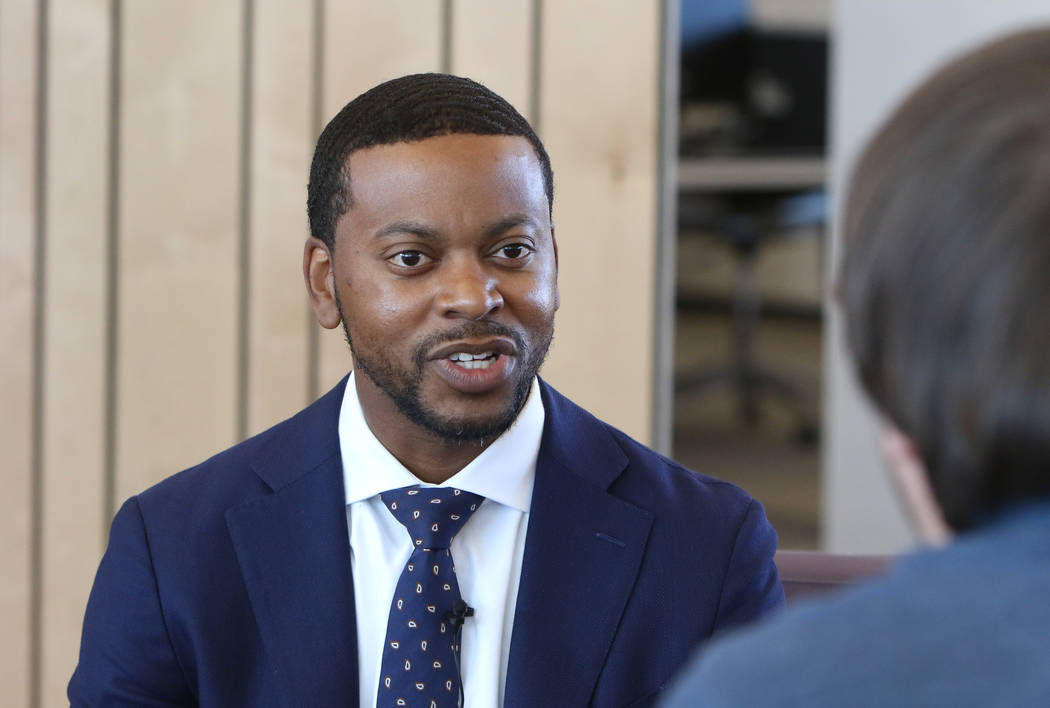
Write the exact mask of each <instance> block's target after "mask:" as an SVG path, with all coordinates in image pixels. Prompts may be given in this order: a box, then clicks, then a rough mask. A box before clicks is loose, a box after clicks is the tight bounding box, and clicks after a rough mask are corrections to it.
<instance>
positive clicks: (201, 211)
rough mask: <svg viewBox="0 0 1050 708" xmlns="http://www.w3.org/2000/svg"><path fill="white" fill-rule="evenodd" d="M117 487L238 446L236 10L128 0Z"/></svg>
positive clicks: (131, 488)
mask: <svg viewBox="0 0 1050 708" xmlns="http://www.w3.org/2000/svg"><path fill="white" fill-rule="evenodd" d="M122 9H123V17H122V18H121V23H122V32H123V46H122V48H121V51H122V57H123V71H122V75H121V102H122V116H121V125H122V128H121V148H120V162H121V164H120V173H121V185H120V195H119V199H120V216H119V223H120V234H119V238H120V258H119V292H120V303H119V314H118V318H119V335H118V336H119V339H118V360H119V364H120V366H119V374H120V380H119V385H118V388H117V410H116V418H117V420H116V422H117V434H116V476H117V480H116V488H117V496H118V498H120V499H123V498H124V497H127V496H129V495H131V494H133V493H135V492H137V491H140V490H141V489H143V488H144V487H147V486H149V485H150V484H152V483H154V482H156V481H158V480H160V479H162V478H164V477H166V476H167V475H169V474H171V473H173V472H175V471H177V470H179V469H181V468H183V467H186V466H188V465H191V464H194V463H196V462H198V461H200V460H202V459H204V458H205V457H206V456H208V455H210V454H212V453H214V452H215V451H217V450H221V449H222V448H224V447H227V446H228V445H230V444H231V443H232V442H233V441H234V437H235V421H236V411H237V402H236V400H235V392H236V381H237V374H236V371H235V366H236V361H235V356H236V343H237V327H238V323H237V322H236V315H237V312H238V306H237V301H236V298H237V293H238V279H239V277H240V271H239V265H238V252H237V233H238V223H239V222H238V216H239V208H238V197H239V194H240V190H239V187H238V165H239V148H240V139H239V129H240V100H239V98H240V93H239V91H240V80H241V66H240V63H241V47H240V46H239V44H240V41H239V38H240V37H241V36H242V33H241V24H240V23H241V17H240V10H241V8H240V5H239V4H235V3H184V2H180V1H178V0H164V1H163V2H161V1H159V0H158V1H155V2H149V3H138V2H128V3H125V4H124V5H123V8H122Z"/></svg>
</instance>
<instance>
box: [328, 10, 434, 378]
mask: <svg viewBox="0 0 1050 708" xmlns="http://www.w3.org/2000/svg"><path fill="white" fill-rule="evenodd" d="M325 8H326V16H325V22H324V27H325V31H326V36H325V38H324V49H325V54H324V65H325V69H324V86H323V92H324V101H323V104H322V105H323V107H324V122H325V123H327V122H328V120H330V119H331V118H332V116H334V115H335V114H336V113H337V112H338V111H339V109H341V108H342V107H343V106H344V105H346V103H347V102H348V101H350V100H351V99H352V98H354V97H355V96H357V95H358V94H360V93H361V92H363V91H366V90H367V89H369V88H371V87H372V86H375V85H376V84H378V83H380V82H382V81H385V80H387V79H392V78H395V77H397V76H401V75H403V74H411V73H415V72H421V71H438V70H439V69H440V65H441V46H442V43H441V40H442V37H441V27H442V20H441V3H438V2H424V3H420V2H416V1H415V0H360V1H358V2H352V3H349V2H328V3H326V6H325ZM351 179H352V178H351ZM312 326H313V327H317V326H318V325H317V324H316V323H314V324H312ZM318 360H319V361H318V372H319V393H323V392H325V391H327V390H328V389H329V388H331V387H332V386H333V385H335V383H336V382H337V381H339V379H341V378H342V377H343V376H345V375H346V372H347V371H349V370H350V353H349V351H348V350H347V347H346V342H345V341H344V339H343V332H342V330H341V329H335V330H332V331H328V330H325V331H324V332H322V333H321V336H320V341H319V346H318Z"/></svg>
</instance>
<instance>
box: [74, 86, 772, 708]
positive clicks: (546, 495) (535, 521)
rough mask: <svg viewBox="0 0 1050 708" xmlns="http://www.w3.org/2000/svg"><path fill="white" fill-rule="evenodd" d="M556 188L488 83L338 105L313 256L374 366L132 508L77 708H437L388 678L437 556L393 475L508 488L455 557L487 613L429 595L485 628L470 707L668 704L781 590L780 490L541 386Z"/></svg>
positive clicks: (121, 522) (312, 208) (84, 654)
mask: <svg viewBox="0 0 1050 708" xmlns="http://www.w3.org/2000/svg"><path fill="white" fill-rule="evenodd" d="M552 200H553V176H552V174H551V168H550V161H549V159H548V157H547V153H546V151H545V150H544V148H543V145H542V143H541V142H540V141H539V138H538V137H537V136H536V135H535V133H534V132H533V131H532V128H531V127H530V126H529V125H528V123H527V122H526V121H525V120H524V119H523V118H522V117H521V116H520V115H519V114H518V113H517V111H515V110H514V109H513V108H512V107H511V106H510V105H509V104H507V103H506V101H504V100H503V99H501V98H500V97H499V96H497V95H495V94H494V93H492V92H491V91H489V90H487V89H485V88H484V87H482V86H480V85H479V84H477V83H475V82H472V81H469V80H467V79H461V78H457V77H452V76H446V75H439V74H426V75H415V76H408V77H403V78H401V79H396V80H393V81H390V82H387V83H385V84H381V85H380V86H377V87H376V88H374V89H372V90H370V91H368V92H366V93H365V94H363V95H362V96H360V97H358V98H357V99H355V100H354V101H352V102H351V103H349V104H348V105H347V106H346V107H345V108H344V109H343V110H342V111H341V112H340V113H339V114H338V115H337V116H336V117H335V118H333V119H332V121H331V123H329V124H328V126H327V127H326V128H325V130H324V132H323V133H322V135H321V137H320V139H319V140H318V144H317V149H316V152H315V155H314V161H313V165H312V167H311V173H310V184H309V196H308V211H309V217H310V229H311V234H312V236H311V237H310V238H309V239H308V240H307V242H306V248H305V251H304V259H303V271H304V275H305V280H306V285H307V290H308V293H309V296H310V300H311V302H312V304H313V309H314V312H315V313H316V316H317V319H318V321H319V322H320V324H321V325H322V326H324V327H327V328H335V327H339V326H342V327H343V330H344V332H345V334H346V338H347V342H348V343H349V345H350V351H351V355H352V359H353V369H354V370H353V373H352V374H351V375H350V376H349V377H348V378H347V379H344V380H343V381H342V382H341V383H340V384H339V385H338V386H337V387H336V388H335V389H333V390H332V391H330V392H329V393H327V394H326V395H324V396H323V397H322V398H321V399H319V400H318V401H317V402H316V403H314V404H313V405H311V406H310V407H308V408H307V409H305V410H304V411H302V412H300V413H299V414H297V415H295V416H294V417H292V418H290V419H289V420H287V421H285V422H283V423H280V424H279V425H277V426H275V427H274V428H272V429H270V430H268V431H266V432H264V433H262V434H260V435H258V436H256V437H254V438H251V439H249V440H247V441H245V442H243V443H241V444H240V445H237V446H235V447H233V448H231V449H229V450H226V451H225V452H222V453H220V454H218V455H216V456H215V457H213V458H211V459H210V460H208V461H206V462H204V463H202V464H200V465H198V466H197V467H194V468H192V469H189V470H186V471H184V472H182V473H180V474H177V475H175V476H173V477H171V478H169V479H167V480H165V481H163V482H161V483H160V484H158V485H157V486H155V487H153V488H151V489H149V490H146V491H145V492H143V493H142V494H139V495H137V496H136V497H134V498H132V499H130V500H128V502H127V503H125V504H124V506H123V507H122V508H121V510H120V511H119V513H118V514H117V516H116V518H115V519H114V521H113V527H112V532H111V536H110V543H109V548H108V550H107V551H106V554H105V557H104V558H103V560H102V563H101V566H100V568H99V571H98V576H97V578H96V580H95V586H94V589H93V590H92V593H91V598H90V600H89V603H88V608H87V614H86V618H85V622H84V633H83V639H82V645H81V653H80V662H79V665H78V667H77V669H76V672H75V674H74V675H73V678H72V680H71V682H70V686H69V695H70V698H71V701H72V703H73V704H74V705H77V706H81V705H158V706H159V705H165V706H170V705H206V706H238V705H243V706H278V705H280V706H310V707H315V706H347V705H352V704H358V705H362V706H366V705H375V704H377V703H381V704H384V705H385V704H387V702H388V701H389V702H390V704H398V703H397V701H398V700H401V701H402V702H403V703H404V704H407V705H432V704H431V703H430V701H429V699H427V700H420V697H419V696H415V695H414V694H413V695H411V696H408V697H407V698H404V697H398V698H393V697H392V696H393V695H395V694H391V693H390V692H391V691H392V690H394V689H391V688H390V683H391V681H390V678H391V677H390V675H389V671H388V669H387V668H386V667H387V655H388V654H389V652H392V651H404V650H405V647H403V646H401V645H402V644H403V642H402V641H400V640H396V639H393V638H392V636H393V635H388V630H390V629H391V627H389V626H388V621H387V620H388V614H390V616H393V613H394V611H395V608H397V609H398V610H400V609H401V603H402V600H403V599H404V598H400V597H395V595H394V593H395V587H396V586H398V582H399V578H401V577H402V575H403V574H405V573H408V572H410V571H412V572H415V570H414V567H413V565H414V564H413V562H412V558H414V557H415V556H414V555H413V554H414V553H416V548H414V546H413V542H412V538H411V537H410V536H409V535H408V534H406V533H405V527H403V526H401V525H400V524H401V522H400V521H399V520H397V519H395V516H394V515H393V514H392V513H390V511H391V510H393V509H395V508H396V504H388V503H387V502H385V501H384V500H383V495H384V494H387V495H392V494H394V493H395V492H394V491H391V490H405V489H407V490H409V491H411V492H412V493H415V490H417V489H418V490H422V491H427V490H434V489H436V488H442V487H444V488H448V487H451V488H453V489H451V490H446V491H448V492H450V493H455V494H460V493H461V492H462V491H465V492H469V493H472V494H476V495H479V496H480V497H483V498H484V501H482V502H481V503H480V505H479V506H478V508H477V509H476V511H474V512H473V514H472V516H471V517H470V518H469V519H468V520H467V521H466V522H465V524H464V525H463V526H462V530H460V531H459V532H458V534H457V535H456V536H455V538H454V540H453V541H452V545H451V548H450V552H451V554H452V558H454V560H455V566H456V567H455V568H454V574H455V576H456V578H457V580H458V586H459V590H460V591H461V594H462V600H463V601H464V604H462V605H458V604H457V605H455V608H454V609H446V608H444V607H435V606H434V605H427V610H426V611H427V612H436V613H437V614H438V615H439V616H442V617H448V618H449V619H450V620H452V619H454V620H455V621H456V622H458V623H461V630H460V631H461V641H458V642H456V643H455V645H454V646H453V647H452V648H453V650H454V657H455V662H456V667H455V668H456V669H457V671H458V673H457V677H456V680H457V681H459V680H461V686H460V688H461V691H462V693H461V694H460V695H457V696H456V702H459V701H462V702H463V703H464V704H467V705H471V706H475V707H477V708H481V707H484V706H495V705H506V706H522V707H525V706H528V707H535V706H587V705H593V706H625V705H632V706H644V705H650V704H651V703H652V701H653V700H655V696H656V695H657V694H658V693H659V692H660V690H661V689H662V687H663V686H664V684H665V683H666V682H667V680H668V679H669V678H670V676H671V675H672V674H673V673H674V671H675V669H676V668H678V667H679V666H680V665H681V664H682V663H683V662H684V661H685V659H686V658H687V656H688V655H689V654H690V652H691V650H692V648H693V647H695V646H696V645H697V644H698V643H700V642H702V641H703V640H705V639H706V638H707V637H709V636H710V635H711V634H712V633H713V632H715V631H717V630H721V629H724V628H726V627H730V626H734V625H738V624H741V623H744V622H747V621H749V620H751V619H754V618H755V617H757V616H759V615H761V614H763V613H764V612H766V611H768V610H769V609H771V608H773V607H775V606H777V605H778V604H780V603H781V602H782V600H783V593H782V590H781V588H780V584H779V580H778V578H777V572H776V568H775V566H774V565H773V553H774V550H775V546H776V536H775V534H774V532H773V530H772V528H771V527H770V526H769V524H768V522H767V521H766V519H765V516H764V513H763V511H762V507H761V505H760V504H759V503H758V502H756V501H754V500H752V499H750V498H749V497H748V496H747V495H745V494H744V493H743V492H741V491H740V490H738V489H736V488H735V487H733V486H731V485H729V484H726V483H724V482H720V481H717V480H714V479H711V478H708V477H704V476H701V475H697V474H694V473H692V472H690V471H689V470H686V469H684V468H682V467H680V466H679V465H677V464H675V463H674V462H672V461H670V460H667V459H666V458H663V457H661V456H659V455H657V454H655V453H654V452H652V451H651V450H649V449H647V448H645V447H644V446H642V445H640V444H639V443H637V442H635V441H633V440H631V439H630V438H628V437H627V436H626V435H624V434H623V433H621V432H619V431H618V430H615V429H614V428H612V427H610V426H609V425H606V424H605V423H602V422H601V421H599V420H597V419H595V418H594V417H593V416H591V415H590V414H588V413H587V412H586V411H584V410H582V409H581V408H579V407H577V406H576V405H574V404H573V403H571V402H570V401H568V400H567V399H565V398H564V397H563V396H561V395H559V394H558V393H557V392H556V391H554V390H553V389H552V388H550V387H549V386H548V385H546V384H545V383H543V382H542V381H540V380H539V378H538V377H537V373H538V371H539V368H540V365H541V364H542V362H543V359H544V356H545V355H546V352H547V348H548V346H549V344H550V342H551V338H552V336H553V331H554V314H555V311H556V310H557V308H558V305H559V299H558V286H557V270H558V260H557V258H558V256H557V244H556V242H555V239H554V229H553V227H552V225H551V204H552ZM595 248H601V238H600V236H597V235H596V236H595ZM597 355H600V354H597ZM610 385H613V386H615V385H616V382H610ZM417 485H418V486H417ZM456 490H460V491H456ZM452 518H459V517H455V516H454V517H452ZM436 526H437V524H436V523H435V527H436ZM435 530H436V529H435ZM415 545H416V546H419V545H421V542H420V541H419V540H416V542H415ZM422 550H424V551H429V550H431V549H422ZM406 560H407V561H408V563H407V564H406ZM438 572H439V569H438V566H437V565H435V566H434V574H435V575H436V574H438ZM449 589H450V588H449V586H448V585H447V584H446V585H445V590H449ZM417 592H422V586H418V585H417ZM392 599H393V602H392ZM392 605H393V606H392ZM471 611H473V612H472V613H471ZM408 626H410V627H413V628H415V627H416V624H415V622H414V621H412V622H410V623H409V625H408ZM445 629H446V627H445V625H444V624H442V625H441V628H440V630H441V632H442V633H443V632H444V631H445ZM420 646H421V651H427V650H428V648H429V649H430V650H432V649H433V648H434V647H433V645H431V646H429V647H428V644H427V643H426V642H425V641H424V642H421V643H420ZM450 646H451V645H450ZM414 650H415V648H414V645H413V651H414ZM410 663H411V662H409V661H407V660H406V661H405V662H404V667H405V671H408V670H409V664H410ZM417 663H418V662H417ZM434 664H435V667H437V666H438V665H439V664H441V662H438V661H435V662H434ZM447 668H448V667H444V666H443V667H442V670H446V669H447ZM395 678H396V677H395ZM416 685H417V686H418V687H419V690H420V691H422V690H423V688H422V686H423V684H422V682H420V683H418V684H416ZM448 686H449V691H452V686H453V682H452V681H451V680H450V681H449V684H448ZM409 690H411V689H409ZM397 695H399V694H397ZM420 696H422V694H420ZM433 705H437V703H436V702H435V703H434V704H433Z"/></svg>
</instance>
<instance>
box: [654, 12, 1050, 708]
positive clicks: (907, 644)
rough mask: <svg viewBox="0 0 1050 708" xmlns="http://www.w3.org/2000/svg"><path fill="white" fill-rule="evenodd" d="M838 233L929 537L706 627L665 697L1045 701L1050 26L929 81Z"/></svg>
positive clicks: (850, 292)
mask: <svg viewBox="0 0 1050 708" xmlns="http://www.w3.org/2000/svg"><path fill="white" fill-rule="evenodd" d="M844 229H845V235H844V241H845V249H846V251H845V257H844V261H843V264H842V270H841V274H840V285H839V289H840V295H841V302H842V307H843V310H844V313H845V320H846V331H847V338H848V344H849V349H850V351H851V353H852V355H853V357H854V359H855V361H856V368H857V373H858V375H859V378H860V381H861V382H862V384H863V386H864V388H865V389H866V390H867V392H868V394H869V395H870V396H871V398H872V400H873V401H874V402H875V404H876V405H877V406H878V408H879V409H880V411H881V413H882V415H883V417H884V419H885V431H884V442H885V445H884V449H885V451H886V453H887V458H888V462H889V467H890V468H891V470H892V471H893V472H894V474H895V475H896V478H897V481H898V482H899V484H898V487H899V488H900V489H901V490H902V492H903V495H902V496H903V497H904V500H905V503H906V505H907V507H908V509H909V511H910V512H911V514H912V516H913V518H915V520H916V526H917V529H918V530H919V532H920V534H921V535H922V536H923V537H924V538H925V539H926V540H927V541H929V542H930V543H931V546H932V547H931V548H929V549H926V550H923V551H920V552H918V553H915V554H913V555H911V556H908V557H906V558H904V559H902V560H900V561H899V562H898V563H897V564H896V565H895V566H894V567H893V568H892V569H891V571H890V572H889V573H888V574H887V576H886V577H884V578H880V579H879V580H876V581H873V582H871V583H868V584H865V585H862V586H859V587H857V588H854V589H852V590H850V591H847V592H845V593H842V594H839V595H835V596H833V597H830V598H827V599H824V600H820V601H814V602H812V603H809V604H806V605H804V606H800V607H798V608H796V609H793V610H790V611H787V612H784V613H782V614H780V615H778V616H777V617H775V618H773V619H771V620H770V621H769V622H767V623H763V624H760V625H757V626H755V627H753V628H749V629H747V630H744V631H742V632H740V633H738V634H736V635H733V636H731V637H728V638H726V639H725V640H724V641H721V642H715V643H713V644H712V645H710V646H709V648H708V650H706V651H702V652H701V654H700V655H699V656H698V657H697V659H696V660H695V663H694V664H693V665H691V667H690V668H689V670H688V671H687V672H686V673H685V674H684V675H683V676H682V678H681V680H680V681H679V683H678V685H677V686H676V688H675V689H674V690H673V691H672V692H671V693H670V695H669V696H668V699H667V701H666V703H664V704H663V705H666V706H670V707H674V708H679V707H681V706H725V707H729V706H843V705H848V706H897V707H899V706H953V707H955V708H958V707H960V706H982V707H983V706H1035V705H1050V647H1048V644H1047V641H1046V638H1047V637H1048V636H1050V603H1048V602H1047V597H1050V324H1048V323H1047V313H1050V29H1038V30H1030V31H1027V32H1023V33H1020V34H1015V35H1012V36H1009V37H1006V38H1003V39H1000V40H998V41H994V42H992V43H990V44H988V45H985V46H983V47H981V48H979V49H977V50H975V51H972V52H971V53H969V54H967V55H965V56H963V57H962V58H960V59H958V60H956V61H954V62H952V63H950V64H949V65H947V66H946V67H944V68H943V69H941V70H940V71H938V72H937V73H935V74H934V75H933V77H932V78H930V79H928V80H927V81H926V82H925V83H924V84H923V85H922V86H921V87H920V88H918V89H917V90H916V91H915V92H914V93H913V94H912V95H911V96H910V98H908V99H907V100H906V101H905V102H904V103H903V105H901V106H900V107H899V108H898V109H897V110H896V112H895V113H894V114H893V116H892V117H891V118H890V120H889V121H888V122H887V123H886V124H885V126H884V127H883V128H882V129H881V131H880V132H879V133H878V134H877V135H876V137H875V138H874V139H873V140H872V141H871V143H870V144H869V145H868V147H867V149H866V151H865V152H864V153H863V156H862V157H861V159H860V161H859V162H858V165H857V167H856V170H855V172H854V175H853V179H852V182H851V184H850V190H849V195H848V200H847V208H846V218H845V226H844Z"/></svg>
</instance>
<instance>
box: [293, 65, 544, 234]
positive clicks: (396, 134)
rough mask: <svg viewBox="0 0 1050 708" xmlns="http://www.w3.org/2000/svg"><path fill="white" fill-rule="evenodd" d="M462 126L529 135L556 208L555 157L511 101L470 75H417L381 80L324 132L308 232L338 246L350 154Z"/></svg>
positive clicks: (310, 193)
mask: <svg viewBox="0 0 1050 708" xmlns="http://www.w3.org/2000/svg"><path fill="white" fill-rule="evenodd" d="M458 133H466V134H473V135H512V136H520V137H523V138H525V139H526V140H528V141H529V142H530V143H531V144H532V148H533V150H535V151H536V158H537V159H538V160H539V163H540V169H541V170H542V171H543V182H544V189H545V191H546V193H547V204H548V208H553V206H554V174H553V172H552V170H551V162H550V158H549V157H548V156H547V151H546V150H545V149H544V148H543V143H542V142H540V139H539V137H537V135H536V133H535V132H534V131H533V129H532V126H530V125H529V122H528V121H527V120H525V118H524V117H522V115H521V114H520V113H518V111H516V110H515V109H514V107H513V106H511V105H510V104H509V103H507V101H506V100H504V99H503V98H501V97H500V96H499V95H497V94H496V93H494V92H493V91H490V90H489V89H487V88H485V87H484V86H482V85H481V84H479V83H478V82H476V81H471V80H470V79H465V78H462V77H459V76H450V75H448V74H412V75H410V76H402V77H401V78H398V79H392V80H391V81H387V82H385V83H382V84H379V85H378V86H376V87H375V88H373V89H370V90H368V91H366V92H365V93H363V94H361V95H360V96H358V97H357V98H355V99H354V100H352V101H350V103H348V104H346V106H344V107H343V109H342V110H341V111H339V113H338V114H336V116H335V117H334V118H332V120H331V121H330V122H329V123H328V125H327V126H325V129H324V131H322V132H321V137H319V138H318V139H317V148H316V150H314V159H313V162H312V164H311V165H310V184H309V187H308V189H307V199H306V210H307V213H308V215H309V218H310V233H311V234H312V235H313V236H315V237H317V238H319V239H321V240H322V241H323V242H324V243H325V245H326V246H328V248H329V249H334V248H335V227H336V224H337V223H338V221H339V218H340V217H341V216H342V215H343V214H345V213H346V210H347V209H349V208H350V206H351V205H352V204H353V197H352V195H351V194H350V172H349V167H348V165H347V158H349V157H350V154H351V153H353V152H355V151H356V150H361V149H364V148H368V147H372V146H375V145H392V144H394V143H401V142H413V141H417V140H424V139H426V138H432V137H435V136H439V135H452V134H458Z"/></svg>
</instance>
